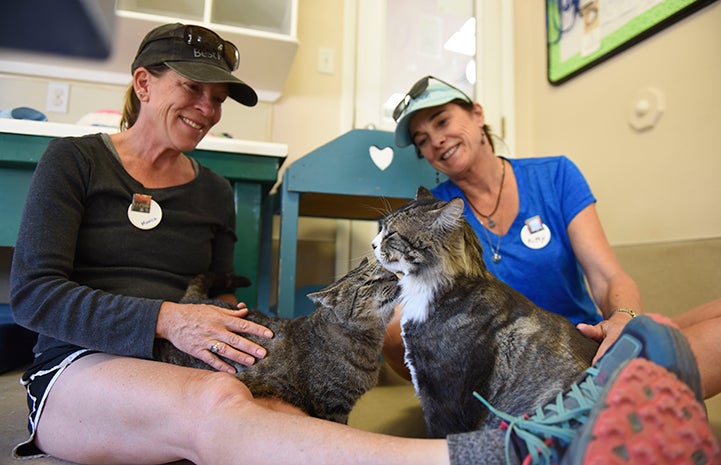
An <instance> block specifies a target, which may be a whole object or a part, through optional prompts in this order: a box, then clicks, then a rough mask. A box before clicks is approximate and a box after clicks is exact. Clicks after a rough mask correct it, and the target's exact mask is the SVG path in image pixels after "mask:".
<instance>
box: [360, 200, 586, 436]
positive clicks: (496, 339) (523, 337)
mask: <svg viewBox="0 0 721 465" xmlns="http://www.w3.org/2000/svg"><path fill="white" fill-rule="evenodd" d="M463 206H464V205H463V200H461V199H454V200H452V201H450V202H444V201H441V200H437V199H435V198H434V197H433V196H432V194H431V193H430V192H429V191H428V190H427V189H425V188H423V187H421V188H419V190H418V192H417V194H416V200H414V201H412V202H410V203H409V204H407V205H405V206H403V207H401V208H399V209H398V210H396V211H394V212H392V213H390V214H389V215H388V216H386V217H385V219H384V222H383V227H382V229H381V232H380V233H379V234H378V236H377V237H376V238H375V239H374V240H373V249H374V252H375V254H376V257H377V258H378V261H379V262H380V263H381V264H382V265H383V266H384V267H386V268H387V269H388V270H390V271H393V272H395V273H399V274H401V275H402V277H401V278H400V280H399V286H400V288H401V293H400V296H399V303H401V304H402V305H403V314H402V318H401V328H402V335H403V341H404V343H405V348H406V356H405V357H406V365H408V367H409V369H410V371H411V376H412V381H413V384H414V386H415V389H416V393H417V395H418V397H419V399H420V402H421V407H422V409H423V414H424V417H425V423H426V431H427V433H428V435H429V436H430V437H445V436H446V435H448V434H451V433H460V432H466V431H472V430H478V429H485V428H497V427H498V424H499V421H498V419H497V418H496V419H495V420H494V418H493V417H494V416H493V415H489V412H488V410H487V409H486V408H485V407H484V406H483V405H482V404H481V403H480V402H479V401H478V400H476V399H475V398H474V397H473V392H474V391H475V392H478V393H479V394H480V395H482V396H483V397H484V398H486V399H487V400H488V401H489V402H490V403H491V405H493V406H494V407H496V408H498V409H500V410H501V411H506V412H508V413H510V414H513V415H522V414H524V413H527V412H528V413H532V412H534V411H535V409H536V408H537V407H539V406H543V405H544V404H546V403H547V402H548V401H549V400H551V399H552V398H553V397H555V396H556V395H557V394H558V393H559V392H562V391H564V390H565V389H567V388H568V387H569V386H570V384H571V383H572V382H573V381H575V380H576V379H577V378H578V376H579V375H580V374H581V373H582V372H583V371H584V370H585V369H586V368H588V367H589V366H590V364H591V360H592V358H593V356H594V354H595V353H596V350H597V348H598V344H597V343H596V342H594V341H592V340H590V339H588V338H586V337H584V336H583V335H581V333H580V332H579V331H578V330H577V329H576V328H575V327H574V326H573V325H572V324H571V323H570V322H569V321H568V320H567V319H566V318H564V317H562V316H559V315H557V314H555V313H551V312H548V311H546V310H543V309H541V308H539V307H537V306H535V305H534V304H533V303H532V302H531V301H529V300H528V299H527V298H526V297H524V296H523V295H521V294H520V293H518V292H516V291H515V290H513V289H511V288H510V287H509V286H508V285H506V284H504V283H503V282H501V281H499V280H498V279H497V278H495V277H494V276H493V275H492V274H491V273H490V272H489V271H488V269H487V268H486V266H485V264H484V262H483V259H482V249H481V245H480V242H479V241H478V238H477V236H476V234H475V233H474V231H473V229H472V228H471V226H470V225H469V224H468V223H467V222H466V220H465V219H464V218H463Z"/></svg>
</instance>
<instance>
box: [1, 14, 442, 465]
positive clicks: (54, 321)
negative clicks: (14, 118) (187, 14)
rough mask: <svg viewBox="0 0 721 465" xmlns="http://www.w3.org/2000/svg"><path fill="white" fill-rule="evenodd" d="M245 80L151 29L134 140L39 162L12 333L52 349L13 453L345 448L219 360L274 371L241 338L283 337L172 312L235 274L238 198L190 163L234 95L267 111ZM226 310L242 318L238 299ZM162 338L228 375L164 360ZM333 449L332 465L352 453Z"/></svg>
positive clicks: (56, 147)
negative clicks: (197, 291)
mask: <svg viewBox="0 0 721 465" xmlns="http://www.w3.org/2000/svg"><path fill="white" fill-rule="evenodd" d="M237 67H238V50H237V49H236V48H235V46H234V45H233V44H231V43H230V42H227V41H225V40H223V39H222V38H220V37H219V36H218V35H216V34H215V33H214V32H212V31H210V30H208V29H205V28H202V27H199V26H186V25H182V24H168V25H164V26H161V27H159V28H157V29H154V30H153V31H151V32H150V33H149V34H148V35H147V36H146V37H145V38H144V39H143V41H142V43H141V44H140V46H139V49H138V53H137V55H136V57H135V60H134V62H133V64H132V68H131V69H132V74H133V79H132V85H131V86H130V88H129V89H128V93H127V95H126V102H125V107H124V110H123V119H122V123H121V129H122V131H121V132H119V133H117V134H112V135H107V134H94V135H88V136H84V137H76V138H62V139H56V140H54V141H52V142H51V143H50V145H49V146H48V149H47V151H46V153H45V154H44V155H43V157H42V159H41V160H40V162H39V163H38V166H37V170H36V172H35V177H34V180H33V183H32V186H31V189H30V194H29V196H28V199H27V204H26V208H25V215H24V219H23V222H22V226H21V232H20V235H19V238H18V241H17V247H16V249H15V253H14V263H13V266H12V276H11V282H12V284H11V287H12V291H11V294H12V296H11V301H12V308H13V311H14V316H15V319H16V320H17V321H18V322H19V323H21V324H23V325H25V326H28V327H30V328H32V329H33V330H35V331H37V332H38V333H39V339H38V344H37V346H36V348H35V352H36V359H35V362H34V364H33V366H32V367H31V368H30V369H29V370H28V371H27V372H26V373H25V374H24V376H23V380H22V381H23V384H25V386H26V388H27V390H28V402H29V407H30V419H29V429H30V437H29V439H28V440H27V441H26V442H25V443H24V444H22V445H20V446H18V448H17V449H16V451H15V453H16V455H18V456H24V457H27V456H33V455H37V454H42V453H48V454H51V455H54V456H57V457H61V458H64V459H66V460H71V461H76V462H81V463H133V464H139V463H166V462H171V461H174V460H178V459H182V458H187V459H190V460H192V461H194V462H196V463H198V464H201V463H204V464H213V465H216V464H221V463H241V462H242V463H261V462H263V461H266V462H271V461H272V462H277V461H278V460H279V459H281V460H282V459H284V460H283V461H284V463H293V462H297V461H306V462H310V461H311V460H310V459H308V460H303V459H302V454H303V453H305V454H309V457H310V456H313V457H315V458H316V459H317V458H318V457H317V454H316V453H315V452H312V451H313V450H314V449H315V448H316V447H317V446H318V443H319V439H318V438H320V437H330V436H333V435H339V436H340V435H342V434H344V433H346V432H347V430H345V429H343V430H341V431H336V428H338V426H337V425H334V424H332V423H328V422H320V421H316V420H313V419H310V418H305V417H300V416H298V415H292V416H291V415H288V414H287V413H284V414H280V413H277V412H272V411H270V410H268V409H267V408H264V407H261V406H260V405H259V404H258V403H256V402H255V401H252V396H251V395H250V392H249V391H248V390H247V388H245V386H244V385H242V384H241V383H239V382H238V381H237V380H236V379H235V378H234V377H232V376H230V375H228V374H227V373H228V372H232V368H231V367H230V366H229V365H228V364H226V363H225V362H223V360H222V359H221V358H220V357H219V355H220V354H222V355H223V357H227V358H230V359H233V360H235V361H237V362H239V363H241V364H246V365H249V364H252V363H253V360H254V358H253V357H263V356H264V355H265V349H264V348H262V347H260V346H259V345H256V344H254V343H252V342H250V341H249V340H248V339H245V338H243V337H242V336H240V335H242V334H255V335H261V336H265V337H271V336H272V334H271V333H270V331H269V330H268V329H267V328H264V327H261V326H258V325H256V324H254V323H252V322H250V321H247V320H244V319H243V318H242V316H243V315H244V314H245V311H244V308H245V307H244V305H243V304H240V305H239V308H240V309H241V311H240V312H232V311H228V310H225V309H221V308H218V307H213V306H202V305H181V304H177V303H174V302H177V301H178V300H179V298H180V297H181V296H182V294H183V292H184V289H185V287H186V286H187V279H188V277H189V276H193V275H195V274H197V273H200V272H204V271H207V270H213V271H219V272H225V271H232V269H233V263H232V257H233V245H234V242H235V233H234V230H233V228H234V215H235V213H234V207H233V205H234V202H233V192H232V190H231V187H230V185H229V184H228V182H227V181H226V180H224V179H223V178H221V177H220V176H218V175H217V174H215V173H213V172H212V171H210V170H209V169H207V168H205V167H203V166H200V165H199V164H198V163H197V162H195V161H194V160H192V159H191V158H189V157H187V156H186V155H184V152H188V151H192V150H193V149H195V147H196V146H197V144H198V142H200V140H201V139H202V138H203V137H204V136H205V135H206V134H207V133H208V131H209V130H210V129H211V128H212V127H213V126H214V125H215V124H216V123H217V122H218V121H219V120H220V118H221V108H222V104H223V102H224V101H225V100H226V99H227V98H228V97H230V98H231V99H233V100H236V101H238V102H240V103H242V104H244V105H247V106H253V105H255V104H256V102H257V96H256V93H255V92H254V91H253V89H252V88H251V87H250V86H248V85H247V84H245V83H244V82H242V81H241V80H239V79H238V78H236V77H235V76H234V75H233V74H232V72H233V71H234V70H236V69H237ZM223 298H225V299H227V300H231V301H233V302H235V301H234V299H235V296H234V295H233V294H232V293H230V291H228V292H227V293H226V294H225V295H223ZM239 334H240V335H239ZM155 338H165V339H168V340H169V341H171V342H172V343H173V344H174V345H175V346H177V347H178V348H180V349H181V350H183V351H185V352H188V353H190V354H191V355H193V356H195V357H197V358H199V359H201V360H203V361H204V362H206V363H208V364H210V365H211V366H213V367H214V368H216V369H217V370H218V371H219V373H213V372H209V371H203V370H195V369H189V368H183V367H178V366H173V365H168V364H162V363H158V362H154V361H151V359H152V356H153V353H152V349H153V340H154V339H155ZM273 406H274V408H276V409H281V410H287V411H290V412H292V413H298V412H297V411H296V410H295V409H294V408H293V407H291V406H288V405H283V404H281V403H280V402H276V403H274V405H273ZM314 428H317V429H318V434H317V435H313V434H312V431H313V429H314ZM281 437H282V438H283V440H282V441H279V439H280V438H281ZM293 438H295V439H296V440H294V439H293ZM326 442H328V441H326ZM282 444H286V445H287V447H286V448H284V447H282V446H281V445H282ZM361 444H362V443H361V442H359V446H360V445H361ZM327 447H328V453H329V457H331V456H332V457H334V458H338V457H341V454H342V453H344V452H343V450H345V449H348V448H349V447H348V445H347V444H346V443H345V442H344V441H339V442H338V443H337V444H336V447H335V448H334V447H333V446H332V445H331V444H328V445H327ZM372 448H373V447H372V446H371V445H364V450H367V449H372ZM376 449H377V447H376ZM421 450H422V448H421ZM304 451H305V452H304ZM408 453H411V454H412V453H414V452H410V451H409V452H408ZM356 455H358V454H356ZM425 455H426V456H430V454H425ZM271 457H273V458H272V460H271ZM315 461H317V460H315ZM384 461H385V462H386V463H388V461H386V460H384ZM339 462H346V463H350V462H349V461H348V460H345V459H339V460H338V461H336V463H339ZM417 463H422V462H421V460H420V459H419V460H418V461H417Z"/></svg>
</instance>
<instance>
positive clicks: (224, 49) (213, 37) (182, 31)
mask: <svg viewBox="0 0 721 465" xmlns="http://www.w3.org/2000/svg"><path fill="white" fill-rule="evenodd" d="M164 39H182V40H183V42H184V43H185V45H189V46H191V47H196V48H201V49H204V50H207V51H212V52H217V53H218V54H219V55H220V56H222V57H223V59H224V60H225V62H226V63H227V64H228V67H229V68H230V70H231V71H235V70H237V69H238V65H239V63H240V52H239V51H238V47H236V46H235V45H233V43H232V42H229V41H227V40H224V39H223V38H222V37H220V36H219V35H218V34H216V33H215V32H213V31H211V30H210V29H206V28H204V27H201V26H183V27H179V28H177V29H175V30H173V31H170V32H168V33H166V34H163V35H161V36H159V37H153V38H152V39H151V40H149V41H148V42H146V44H145V46H147V45H148V44H149V43H151V42H155V41H156V40H164ZM145 46H144V47H143V48H145Z"/></svg>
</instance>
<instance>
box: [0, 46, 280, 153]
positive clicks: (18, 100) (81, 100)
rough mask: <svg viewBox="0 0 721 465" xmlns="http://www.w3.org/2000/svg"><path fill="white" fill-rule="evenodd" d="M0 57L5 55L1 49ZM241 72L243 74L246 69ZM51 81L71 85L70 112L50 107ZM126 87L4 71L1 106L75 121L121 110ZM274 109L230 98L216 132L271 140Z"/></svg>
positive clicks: (54, 119)
mask: <svg viewBox="0 0 721 465" xmlns="http://www.w3.org/2000/svg"><path fill="white" fill-rule="evenodd" d="M0 57H2V53H1V52H0ZM239 75H240V76H241V78H242V71H241V72H239ZM50 82H64V83H67V84H69V85H70V93H69V96H70V98H69V99H68V111H67V112H66V113H58V112H51V111H47V109H46V106H45V104H46V98H47V93H48V84H49V83H50ZM125 89H126V87H125V86H120V85H115V84H98V83H92V82H83V81H72V80H60V79H52V78H46V77H37V76H25V75H15V74H9V73H5V74H1V73H0V109H7V108H15V107H21V106H24V107H31V108H35V109H37V110H40V111H41V112H43V113H45V115H46V116H47V117H48V120H49V121H52V122H55V123H70V124H75V123H77V122H78V120H80V118H82V117H83V116H84V115H86V114H88V113H91V112H95V111H99V110H115V111H121V110H122V109H123V98H124V96H125ZM272 109H273V106H272V105H271V104H268V103H263V102H261V103H259V104H258V105H256V106H255V107H252V108H248V107H245V106H243V105H240V104H237V103H235V102H233V101H232V100H228V102H227V103H225V104H224V105H223V118H222V120H221V121H220V123H218V124H217V125H216V126H215V127H214V128H213V133H222V132H226V133H228V134H231V135H232V136H233V137H235V138H237V139H249V140H259V141H266V142H268V141H271V140H270V137H271V129H270V128H271V123H272V119H271V118H272V115H273V112H272Z"/></svg>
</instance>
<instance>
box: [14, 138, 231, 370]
mask: <svg viewBox="0 0 721 465" xmlns="http://www.w3.org/2000/svg"><path fill="white" fill-rule="evenodd" d="M135 193H139V194H148V195H151V196H152V199H153V200H154V201H156V202H157V203H158V204H159V205H160V208H161V209H162V219H161V221H160V223H159V224H158V225H157V226H156V227H155V228H153V229H149V230H141V229H138V228H137V227H135V226H133V225H132V224H131V222H130V220H129V218H128V207H129V206H130V204H131V201H132V198H133V194H135ZM234 224H235V208H234V204H233V192H232V189H231V187H230V184H229V183H228V181H227V180H225V179H223V178H222V177H220V176H218V175H217V174H215V173H213V172H212V171H211V170H209V169H207V168H204V167H202V166H200V167H199V168H198V172H197V175H196V177H195V179H194V180H192V181H191V182H189V183H187V184H183V185H180V186H174V187H169V188H162V189H147V188H145V187H143V186H142V185H141V184H140V183H139V182H137V181H136V180H135V179H133V178H132V177H131V176H130V175H129V174H128V173H127V172H126V171H125V169H124V168H123V166H122V164H121V163H120V161H119V158H118V157H117V154H116V153H115V150H114V148H113V146H112V142H111V141H110V138H109V137H108V136H107V135H105V134H95V135H89V136H83V137H70V138H61V139H55V140H53V141H51V142H50V144H49V145H48V148H47V150H46V152H45V153H44V154H43V156H42V158H41V159H40V161H39V163H38V166H37V168H36V170H35V174H34V176H33V180H32V182H31V185H30V191H29V194H28V198H27V201H26V204H25V210H24V213H23V219H22V222H21V225H20V231H19V234H18V240H17V243H16V247H15V251H14V254H13V263H12V268H11V276H10V285H11V290H10V305H11V308H12V311H13V315H14V317H15V320H16V321H17V322H18V323H19V324H20V325H22V326H25V327H27V328H30V329H32V330H34V331H36V332H38V333H39V334H40V336H39V338H38V343H37V345H36V347H35V352H36V353H40V352H42V351H44V350H47V349H48V348H51V347H54V346H57V345H60V344H62V343H69V344H73V345H77V346H79V347H84V348H90V349H95V350H100V351H104V352H110V353H115V354H121V355H129V356H137V357H143V358H151V357H152V348H153V339H154V337H155V326H156V322H157V316H158V310H159V308H160V304H161V303H162V302H163V301H164V300H167V301H177V300H178V299H179V298H180V297H181V296H182V294H183V292H184V290H185V287H186V285H187V283H188V280H189V279H190V278H191V277H192V276H194V275H195V274H197V273H201V272H204V271H207V270H214V271H223V272H225V271H231V270H232V269H233V246H234V243H235V240H236V238H235V233H234Z"/></svg>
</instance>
